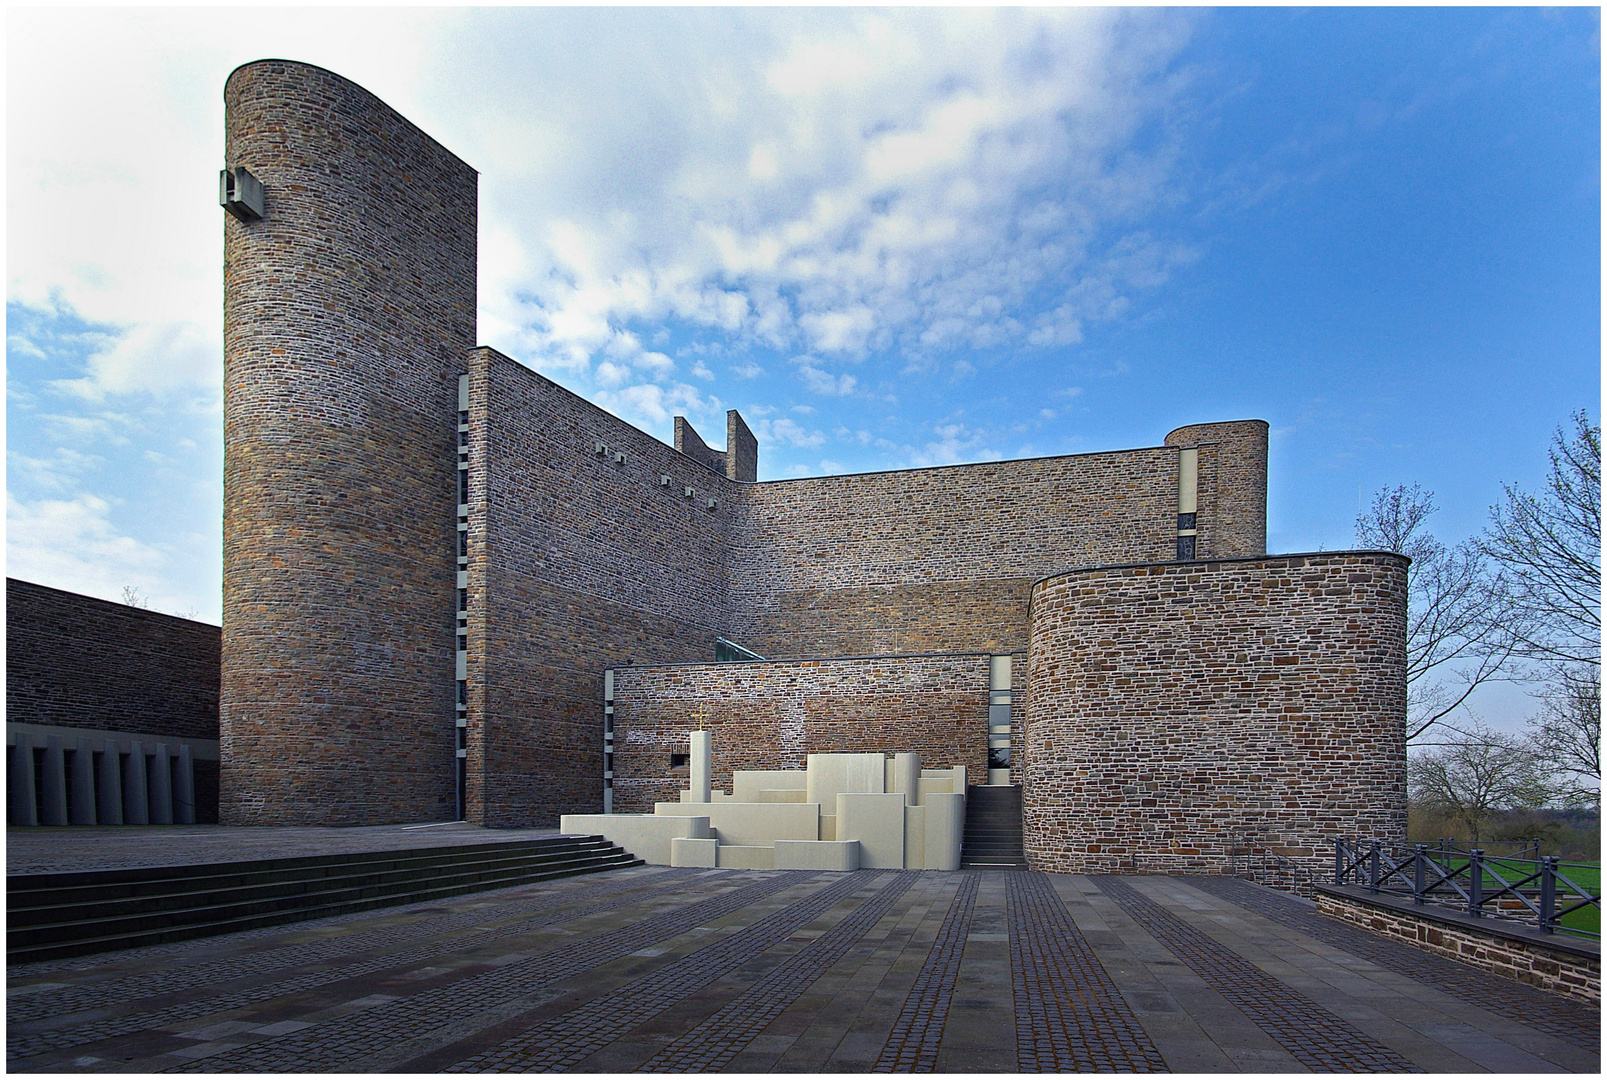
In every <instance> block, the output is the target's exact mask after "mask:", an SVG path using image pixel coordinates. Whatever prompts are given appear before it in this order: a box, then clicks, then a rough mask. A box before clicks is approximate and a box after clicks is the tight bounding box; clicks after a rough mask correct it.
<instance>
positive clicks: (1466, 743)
mask: <svg viewBox="0 0 1607 1080" xmlns="http://www.w3.org/2000/svg"><path fill="white" fill-rule="evenodd" d="M1407 777H1408V784H1409V786H1410V789H1411V797H1412V799H1413V801H1415V802H1418V803H1421V804H1423V805H1425V806H1427V807H1429V808H1431V809H1433V810H1436V811H1438V812H1439V813H1441V814H1444V815H1445V816H1446V817H1448V818H1451V819H1453V820H1456V821H1462V822H1465V823H1466V824H1467V827H1468V831H1469V833H1470V834H1471V835H1472V840H1473V842H1474V843H1478V841H1479V834H1480V833H1481V832H1482V831H1483V830H1484V827H1485V824H1486V823H1487V822H1488V821H1489V820H1490V819H1491V818H1493V817H1495V816H1496V815H1498V814H1501V813H1504V812H1506V811H1508V810H1529V809H1537V808H1539V807H1542V806H1544V805H1546V803H1548V802H1550V801H1551V799H1552V797H1553V795H1554V789H1553V788H1552V787H1551V786H1550V784H1548V782H1547V770H1546V768H1545V767H1544V765H1543V763H1542V761H1541V758H1540V756H1539V755H1538V754H1537V753H1536V752H1535V748H1534V746H1533V744H1531V743H1530V742H1529V741H1528V740H1527V739H1524V738H1522V737H1520V736H1515V735H1505V734H1502V733H1501V732H1498V731H1495V730H1493V729H1491V728H1489V727H1486V726H1485V725H1484V724H1481V723H1478V722H1477V721H1474V722H1473V723H1472V724H1470V725H1469V726H1468V727H1467V728H1466V729H1465V730H1464V729H1455V730H1451V729H1447V730H1443V731H1441V732H1440V739H1439V741H1438V742H1436V743H1434V744H1432V746H1431V747H1428V748H1426V749H1423V750H1421V751H1420V752H1419V753H1417V754H1415V755H1413V757H1412V759H1411V763H1410V768H1409V769H1408V771H1407Z"/></svg>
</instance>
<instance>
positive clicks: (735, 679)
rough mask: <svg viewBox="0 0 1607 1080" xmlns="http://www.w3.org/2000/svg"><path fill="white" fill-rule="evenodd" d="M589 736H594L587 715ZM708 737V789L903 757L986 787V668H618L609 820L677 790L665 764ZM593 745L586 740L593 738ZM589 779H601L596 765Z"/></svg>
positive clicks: (927, 661) (950, 658) (920, 661)
mask: <svg viewBox="0 0 1607 1080" xmlns="http://www.w3.org/2000/svg"><path fill="white" fill-rule="evenodd" d="M592 726H593V731H594V732H601V730H602V710H601V708H598V709H596V710H595V715H594V717H593V719H592ZM700 727H702V728H704V729H706V730H708V731H710V732H712V733H713V751H714V761H713V771H712V781H713V784H714V786H715V787H716V788H717V789H720V790H724V791H730V790H731V773H732V772H733V771H734V770H737V769H801V768H803V767H804V765H805V764H806V762H807V760H808V755H810V754H821V753H869V752H875V751H881V752H884V753H896V752H899V751H914V752H916V753H919V754H920V755H921V760H922V763H923V764H924V765H925V766H926V767H928V768H944V767H950V766H954V765H964V766H965V767H966V774H967V778H968V779H969V781H970V782H972V783H976V782H979V781H980V782H985V781H986V779H987V771H986V770H987V754H988V751H987V746H988V736H987V733H988V656H987V655H985V654H981V655H979V654H966V655H942V656H876V657H866V658H840V659H829V660H795V661H785V662H774V661H765V662H757V661H755V662H749V663H730V664H698V665H681V666H675V667H625V668H618V669H616V670H615V673H614V745H615V751H614V810H615V811H616V812H618V813H651V812H652V810H653V803H654V802H661V801H665V802H667V801H674V800H676V799H678V798H680V796H679V795H678V794H677V793H678V792H679V791H680V790H681V789H683V788H685V787H686V786H687V783H688V775H687V772H686V770H684V769H682V770H671V768H670V755H671V754H684V753H686V752H687V736H688V734H689V733H690V732H693V731H697V730H698V729H699V728H700ZM594 737H596V736H595V735H594ZM598 768H599V771H598V772H597V773H596V774H595V775H597V776H601V764H600V763H599V766H598Z"/></svg>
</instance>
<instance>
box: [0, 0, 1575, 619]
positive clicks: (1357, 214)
mask: <svg viewBox="0 0 1607 1080" xmlns="http://www.w3.org/2000/svg"><path fill="white" fill-rule="evenodd" d="M1599 49H1600V42H1599V21H1598V14H1597V12H1596V11H1595V10H1594V9H1560V10H1547V11H1540V10H1496V9H1471V10H1466V9H1464V10H1445V9H1428V10H1410V11H1408V10H1387V9H1386V10H1350V9H1318V10H1306V11H1298V12H1297V11H1284V10H1267V9H1238V10H1210V9H1180V10H1157V9H1127V10H1117V11H1104V10H1094V9H1081V10H1078V9H1073V10H1025V11H1023V10H1016V11H962V10H946V9H945V10H907V9H881V10H877V11H874V12H867V11H856V10H851V9H842V8H833V9H817V10H781V9H749V10H722V9H704V10H697V11H690V10H673V9H647V10H641V9H638V10H631V11H614V10H598V9H580V10H540V9H535V10H532V9H506V8H503V9H479V10H468V9H459V10H418V9H354V10H347V11H338V12H325V11H312V10H302V9H277V10H251V9H240V8H235V9H200V8H189V9H185V8H179V9H167V10H162V11H142V10H139V9H112V10H108V9H97V10H88V9H76V10H74V9H58V10H17V9H13V10H12V11H10V12H9V13H8V36H7V50H8V55H7V125H8V136H7V147H6V149H7V199H8V205H7V275H8V277H7V289H8V291H7V349H6V356H7V409H6V418H7V442H6V448H7V470H6V475H7V507H6V521H7V572H8V574H10V575H12V576H16V577H21V578H25V579H29V580H33V581H37V582H41V583H44V584H48V585H54V586H57V587H60V588H65V589H71V590H76V591H81V592H85V593H90V594H92V595H96V596H102V597H106V598H108V599H118V598H119V595H120V592H121V590H122V588H123V587H124V586H125V585H132V586H135V587H137V588H138V589H140V590H141V592H142V593H143V594H144V595H146V596H148V597H149V598H150V600H151V604H152V606H153V607H156V608H158V609H161V610H165V611H170V612H193V613H195V614H197V615H198V616H199V617H201V618H204V619H209V620H214V621H215V620H216V619H217V617H218V612H219V606H220V605H219V588H220V565H221V558H220V545H221V527H220V516H221V503H222V490H221V487H222V486H221V471H222V446H221V431H220V427H221V410H220V395H221V335H222V295H221V293H222V289H221V261H222V217H223V213H222V211H221V210H220V209H219V208H218V206H217V204H216V177H217V170H218V169H219V168H220V167H221V166H222V165H223V160H222V153H223V137H222V132H223V102H222V89H223V82H224V79H225V78H226V77H227V75H228V73H229V71H230V70H231V69H232V68H233V67H235V66H236V65H237V64H240V63H243V62H246V61H249V60H253V59H258V58H261V57H264V56H280V57H289V58H292V59H298V60H305V61H309V62H312V63H316V64H320V65H323V66H325V67H328V68H330V69H332V70H334V71H336V72H339V73H341V74H343V75H345V76H347V77H349V78H351V79H353V80H355V81H357V82H358V83H361V84H362V85H364V86H366V87H368V88H369V89H370V90H372V91H374V92H375V93H376V94H378V95H379V96H380V97H381V98H383V99H384V100H385V101H387V102H388V103H390V104H391V105H392V106H394V107H395V108H397V109H398V110H400V111H401V112H402V113H403V114H404V115H406V116H408V117H409V118H411V119H412V120H414V121H415V122H417V123H418V124H419V125H420V126H421V127H422V128H423V129H424V130H425V131H427V132H429V133H430V134H431V135H433V136H434V137H435V138H436V139H438V140H440V141H441V142H442V143H444V144H445V145H446V146H447V147H449V148H450V149H452V150H453V151H455V152H456V153H457V154H458V155H459V156H461V157H462V158H464V159H465V160H466V161H468V162H469V163H470V164H471V165H473V166H474V167H476V168H477V169H479V170H480V174H481V179H480V253H481V258H480V301H479V302H480V339H481V340H482V341H483V342H484V343H486V344H489V345H493V346H496V347H497V348H499V349H501V350H503V351H504V352H507V353H509V354H510V355H512V356H514V357H516V358H518V359H519V360H521V361H523V362H524V363H526V364H528V365H529V366H531V367H533V368H535V369H537V370H539V371H541V372H543V373H544V374H546V375H548V376H550V377H552V378H554V379H555V380H557V381H558V382H560V383H562V384H563V385H565V386H568V387H570V388H571V389H573V390H575V391H577V392H579V393H581V394H583V395H585V396H587V397H589V398H591V399H592V400H594V401H597V402H599V403H600V404H602V405H604V406H605V407H607V408H609V409H611V410H613V411H614V412H616V413H618V414H619V415H620V416H623V417H624V418H626V419H627V420H630V421H631V422H633V423H635V424H637V425H639V426H641V427H642V428H644V429H645V430H647V431H649V432H651V433H652V434H654V435H656V436H658V437H659V438H662V439H665V440H670V439H671V438H672V434H671V432H672V428H671V417H672V416H673V415H675V414H677V413H680V414H683V415H686V416H688V417H690V418H691V419H692V421H693V422H694V424H696V425H697V426H698V427H699V428H700V430H702V431H703V432H704V433H705V434H706V435H708V436H710V437H711V439H712V440H713V441H715V442H716V443H718V440H719V438H720V437H721V435H722V433H723V412H724V410H725V409H727V408H732V407H735V408H738V409H741V410H742V412H743V415H744V416H745V417H746V418H747V419H748V422H749V423H750V424H751V425H752V426H753V428H754V430H755V432H756V433H757V434H758V436H759V439H760V447H761V450H760V476H761V479H770V478H777V477H786V476H798V475H806V474H820V473H836V472H847V471H861V470H872V469H889V468H900V467H908V466H923V465H936V464H945V463H950V462H961V461H982V460H988V459H993V458H1001V457H1023V456H1033V455H1046V454H1065V453H1078V452H1082V451H1089V450H1103V449H1116V448H1125V447H1132V446H1149V445H1155V444H1157V443H1159V442H1160V441H1161V439H1162V438H1163V437H1164V436H1165V434H1166V432H1167V431H1169V430H1170V429H1172V428H1174V427H1177V426H1179V425H1182V424H1187V423H1195V422H1200V421H1210V420H1226V419H1237V418H1243V417H1259V418H1263V419H1266V420H1267V421H1269V422H1270V423H1271V425H1272V431H1273V441H1272V463H1271V464H1272V481H1271V506H1270V529H1269V534H1270V535H1269V548H1270V549H1271V550H1274V551H1301V550H1313V549H1317V548H1319V547H1326V548H1339V547H1346V546H1348V545H1349V544H1350V542H1351V537H1352V526H1353V522H1354V518H1355V514H1356V509H1357V503H1358V498H1359V497H1362V496H1365V495H1367V494H1369V493H1371V492H1373V491H1375V490H1376V489H1378V488H1380V487H1382V486H1384V485H1390V484H1396V483H1413V482H1416V483H1421V484H1423V485H1424V486H1425V487H1429V488H1431V489H1433V490H1434V491H1436V492H1437V493H1438V502H1439V505H1440V506H1441V508H1442V509H1441V511H1440V513H1439V514H1438V515H1436V517H1435V518H1434V519H1433V524H1434V526H1435V529H1436V531H1437V532H1438V533H1439V535H1440V536H1441V537H1442V538H1443V539H1447V540H1458V539H1461V538H1463V537H1466V536H1468V535H1470V534H1472V533H1475V532H1477V531H1478V530H1479V528H1480V527H1481V526H1482V524H1483V522H1484V520H1485V518H1486V515H1487V508H1488V506H1489V505H1490V504H1491V503H1492V502H1494V501H1496V500H1497V498H1498V497H1499V495H1500V483H1501V482H1502V481H1517V482H1519V483H1522V484H1525V485H1528V486H1534V485H1535V484H1537V483H1538V482H1539V480H1540V479H1541V478H1542V477H1543V475H1544V471H1545V462H1546V458H1545V450H1546V443H1547V440H1548V438H1549V437H1550V434H1551V432H1552V430H1553V429H1554V428H1555V427H1556V426H1557V425H1558V424H1559V423H1561V422H1563V421H1564V420H1565V419H1566V417H1567V414H1568V413H1569V412H1570V411H1571V410H1572V409H1575V408H1579V407H1586V408H1588V409H1589V410H1590V412H1591V415H1592V416H1599V412H1598V408H1599V403H1600V285H1601V279H1600V175H1599V157H1600V138H1599V132H1600V112H1599V100H1600V88H1599V84H1598V71H1599Z"/></svg>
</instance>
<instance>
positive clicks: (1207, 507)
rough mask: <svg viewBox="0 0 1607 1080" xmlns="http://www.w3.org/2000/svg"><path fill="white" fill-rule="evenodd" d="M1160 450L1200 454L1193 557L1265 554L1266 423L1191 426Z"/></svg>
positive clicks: (1169, 438)
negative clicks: (1194, 450) (1170, 448)
mask: <svg viewBox="0 0 1607 1080" xmlns="http://www.w3.org/2000/svg"><path fill="white" fill-rule="evenodd" d="M1166 445H1167V446H1173V447H1177V448H1178V449H1184V448H1187V447H1195V448H1197V449H1198V450H1199V451H1200V477H1199V511H1198V518H1199V522H1198V532H1199V536H1198V541H1197V542H1198V545H1199V546H1198V551H1197V553H1198V555H1199V556H1200V557H1201V558H1208V559H1237V558H1253V557H1254V556H1257V555H1265V554H1266V552H1267V422H1266V421H1265V420H1230V421H1226V422H1223V423H1217V424H1193V425H1190V426H1188V427H1180V428H1178V429H1177V430H1176V431H1173V432H1172V433H1171V434H1169V435H1167V436H1166ZM1122 561H1124V562H1125V561H1129V560H1122Z"/></svg>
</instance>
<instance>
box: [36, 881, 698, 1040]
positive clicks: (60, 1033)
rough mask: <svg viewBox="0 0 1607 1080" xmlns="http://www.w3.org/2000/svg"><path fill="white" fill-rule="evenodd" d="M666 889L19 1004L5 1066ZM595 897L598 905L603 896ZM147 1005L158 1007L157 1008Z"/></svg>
mask: <svg viewBox="0 0 1607 1080" xmlns="http://www.w3.org/2000/svg"><path fill="white" fill-rule="evenodd" d="M667 876H668V877H669V878H670V879H671V880H670V881H668V882H666V883H665V884H661V885H657V886H654V885H652V884H647V883H642V882H640V881H620V882H611V883H608V884H605V885H603V886H602V887H601V888H600V889H598V890H597V891H595V892H593V893H592V895H593V896H595V897H597V899H595V900H593V901H592V902H590V903H587V904H582V905H580V906H579V907H567V906H565V907H562V908H561V909H559V910H555V909H554V906H555V903H556V901H555V900H554V897H553V896H551V895H542V896H539V897H535V898H532V899H529V900H526V901H524V902H523V903H519V904H510V905H505V906H503V907H500V908H499V909H498V910H496V911H483V910H482V911H469V912H464V913H462V914H459V915H453V916H448V917H447V918H444V919H427V920H425V921H424V922H422V923H414V924H411V925H404V926H392V927H387V928H385V929H383V930H376V931H370V932H367V933H359V934H354V935H351V936H346V937H339V938H331V939H327V940H324V941H314V942H308V943H306V944H304V945H296V946H289V947H286V948H279V949H271V950H266V951H264V952H261V953H258V954H256V955H253V956H242V957H238V958H233V959H231V960H224V961H217V962H214V963H212V964H206V965H202V966H201V967H200V968H178V969H175V970H173V971H168V972H161V973H151V974H150V975H149V976H147V977H146V978H145V979H144V980H143V981H142V980H141V979H140V978H139V977H138V976H135V977H131V978H129V979H122V980H115V981H112V982H109V983H106V984H103V985H101V986H89V987H65V988H63V989H62V991H60V992H57V993H42V994H38V995H35V996H34V997H33V998H24V999H22V1000H20V1001H19V1002H17V1006H18V1007H17V1008H16V1009H15V1010H13V1009H11V1008H8V1009H7V1013H8V1016H7V1026H6V1053H7V1056H8V1058H10V1059H17V1058H25V1057H32V1056H33V1055H35V1054H41V1053H44V1052H45V1051H47V1050H60V1049H66V1048H68V1047H73V1046H82V1045H84V1044H86V1043H91V1042H96V1041H98V1040H100V1039H105V1038H110V1037H112V1036H115V1035H123V1034H126V1033H129V1032H134V1031H142V1030H145V1029H146V1028H157V1027H162V1026H164V1025H167V1024H172V1023H174V1022H176V1021H179V1020H193V1019H196V1018H198V1017H203V1016H210V1015H213V1014H214V1013H221V1012H227V1011H229V1010H231V1009H238V1008H241V1007H242V1006H245V1005H250V1004H252V1003H253V1002H258V1001H268V1000H271V999H273V998H277V997H285V996H288V995H290V994H295V993H300V992H303V991H306V990H311V989H313V988H314V987H319V986H324V985H327V984H329V983H334V982H340V981H341V980H343V979H355V978H359V977H361V976H364V975H369V974H372V973H374V972H378V971H384V970H387V969H390V968H401V967H406V966H408V965H410V964H418V963H422V962H424V961H426V960H428V959H429V958H431V957H433V956H436V955H438V954H439V953H440V951H441V945H440V944H439V939H440V938H441V937H442V936H443V935H447V934H452V933H457V932H459V931H462V930H464V929H466V928H473V927H480V926H481V925H482V924H484V923H487V922H492V921H496V922H498V923H499V925H497V926H495V927H483V929H480V931H479V932H478V933H470V934H467V935H463V936H459V937H457V938H456V939H455V940H454V941H453V942H452V947H453V948H454V949H458V950H466V949H472V948H478V947H480V946H482V945H486V944H489V943H491V942H493V941H495V940H497V939H499V938H502V937H505V936H507V935H509V934H523V933H531V932H534V931H537V930H540V929H542V928H544V927H548V926H553V925H556V924H558V923H562V922H568V921H570V920H571V919H581V918H585V917H586V916H588V915H595V914H598V913H600V912H604V911H610V910H612V909H614V908H617V907H619V906H621V905H623V904H633V903H640V902H642V901H644V900H650V899H653V898H655V897H659V896H662V895H664V894H666V893H670V892H675V891H678V890H680V889H682V888H684V887H685V885H686V880H687V872H686V871H671V872H669V874H668V875H667ZM598 893H601V894H602V895H601V896H599V895H598ZM531 910H540V911H545V912H546V914H544V915H537V916H535V917H533V918H532V917H520V916H526V915H527V913H528V912H529V911H531ZM409 942H421V943H420V944H417V945H416V946H415V947H414V948H411V949H406V950H404V951H402V952H382V953H380V954H378V955H373V956H367V957H364V958H363V959H361V960H358V961H355V962H351V963H346V964H340V965H338V966H335V967H327V966H319V967H316V968H315V969H314V970H311V971H298V972H297V973H295V974H293V975H287V976H285V977H282V978H278V979H274V980H272V981H269V982H259V983H256V984H254V985H251V986H247V987H243V988H241V989H238V990H233V991H228V990H225V989H223V988H218V989H216V990H215V991H214V993H212V994H209V995H207V996H205V997H199V998H198V997H195V996H193V995H192V994H190V993H188V992H186V993H184V994H183V995H182V1000H179V1001H175V1002H173V1003H171V1004H168V1005H165V1006H162V1007H159V1008H149V1009H146V1010H143V1011H133V1012H129V1011H122V1010H119V1015H117V1016H113V1017H107V1018H106V1019H102V1020H93V1021H90V1022H88V1023H84V1024H79V1025H75V1026H72V1027H67V1028H62V1027H59V1026H52V1027H51V1028H49V1029H45V1030H42V1031H30V1030H28V1028H27V1026H26V1025H27V1022H28V1021H30V1020H37V1019H42V1018H43V1017H46V1016H57V1017H59V1016H61V1015H62V1014H64V1013H73V1012H83V1011H87V1010H90V1009H93V1008H95V1007H96V1006H97V1005H106V1004H111V1003H119V1004H122V1005H124V1006H127V1005H129V1004H132V1003H134V1002H138V1001H140V1000H148V999H150V998H155V997H162V996H171V995H172V993H173V991H175V990H178V989H181V988H182V989H184V990H185V991H191V990H195V989H199V988H200V987H203V986H214V987H216V986H217V984H218V983H222V982H232V983H238V982H243V981H246V980H247V979H248V978H249V977H250V976H252V975H254V974H257V973H259V972H265V971H276V970H281V971H282V970H283V969H285V968H304V967H306V966H308V965H312V964H317V963H318V962H320V961H325V960H328V959H330V958H333V957H341V956H350V955H351V954H353V953H357V952H361V951H364V950H373V949H379V948H383V947H385V946H393V945H397V944H406V943H409ZM152 1004H156V1003H155V1002H153V1003H152Z"/></svg>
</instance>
